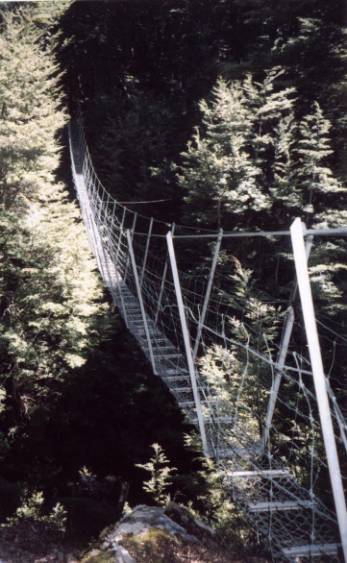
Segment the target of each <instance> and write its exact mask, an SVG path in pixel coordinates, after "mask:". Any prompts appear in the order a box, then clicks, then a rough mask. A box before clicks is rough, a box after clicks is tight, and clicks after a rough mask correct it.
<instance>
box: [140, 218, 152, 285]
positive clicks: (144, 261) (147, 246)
mask: <svg viewBox="0 0 347 563" xmlns="http://www.w3.org/2000/svg"><path fill="white" fill-rule="evenodd" d="M152 228H153V217H151V220H150V222H149V229H148V233H147V241H146V249H145V254H144V257H143V263H142V270H141V277H140V284H141V285H142V283H143V276H144V275H145V269H146V264H147V257H148V249H149V243H150V242H151V235H152Z"/></svg>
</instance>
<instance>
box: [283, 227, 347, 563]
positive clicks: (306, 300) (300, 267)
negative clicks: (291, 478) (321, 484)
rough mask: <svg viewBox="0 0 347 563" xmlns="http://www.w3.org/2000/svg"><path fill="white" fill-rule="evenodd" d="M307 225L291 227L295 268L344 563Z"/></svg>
mask: <svg viewBox="0 0 347 563" xmlns="http://www.w3.org/2000/svg"><path fill="white" fill-rule="evenodd" d="M305 232H306V226H305V224H304V223H302V221H301V219H300V218H297V219H295V221H294V222H293V223H292V225H291V227H290V234H291V239H292V246H293V253H294V261H295V269H296V275H297V280H298V287H299V294H300V300H301V307H302V313H303V317H304V324H305V331H306V338H307V343H308V348H309V354H310V360H311V366H312V372H313V381H314V386H315V391H316V397H317V403H318V411H319V417H320V422H321V427H322V434H323V440H324V446H325V451H326V456H327V461H328V468H329V474H330V481H331V487H332V492H333V497H334V502H335V508H336V516H337V521H338V525H339V530H340V536H341V543H342V549H343V553H344V558H345V562H346V563H347V508H346V499H345V493H344V490H343V483H342V477H341V468H340V462H339V458H338V453H337V447H336V441H335V435H334V427H333V422H332V417H331V411H330V403H329V398H328V393H327V384H326V380H325V374H324V368H323V361H322V354H321V349H320V344H319V338H318V330H317V322H316V317H315V313H314V305H313V298H312V289H311V283H310V277H309V273H308V264H307V256H306V252H305V241H304V235H305Z"/></svg>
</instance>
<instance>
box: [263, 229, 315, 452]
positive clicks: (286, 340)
mask: <svg viewBox="0 0 347 563" xmlns="http://www.w3.org/2000/svg"><path fill="white" fill-rule="evenodd" d="M312 244H313V238H312V237H311V236H310V237H308V238H307V240H306V242H305V253H306V258H307V259H308V258H309V256H310V252H311V248H312ZM297 291H298V284H297V282H295V286H294V288H293V291H292V294H291V297H290V303H293V302H294V299H295V297H296V295H297ZM294 321H295V314H294V309H293V306H292V305H290V307H289V309H288V313H287V315H286V318H285V322H284V327H283V332H282V338H281V343H280V349H279V354H278V357H277V362H276V369H275V375H274V379H273V383H272V386H271V392H270V400H269V403H268V407H267V413H266V419H265V425H264V431H263V437H262V447H263V450H265V448H266V444H267V443H268V440H269V436H270V430H271V424H272V418H273V414H274V410H275V406H276V401H277V397H278V393H279V390H280V386H281V381H282V377H283V368H284V366H285V363H286V359H287V355H288V349H289V344H290V339H291V337H292V332H293V327H294Z"/></svg>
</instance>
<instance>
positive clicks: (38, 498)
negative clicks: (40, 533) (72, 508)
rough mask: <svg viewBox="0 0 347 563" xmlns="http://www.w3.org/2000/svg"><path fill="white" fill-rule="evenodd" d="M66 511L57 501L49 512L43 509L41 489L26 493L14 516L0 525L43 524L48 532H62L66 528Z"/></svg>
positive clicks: (10, 526) (9, 526) (6, 526)
mask: <svg viewBox="0 0 347 563" xmlns="http://www.w3.org/2000/svg"><path fill="white" fill-rule="evenodd" d="M66 519H67V512H66V510H65V508H64V507H63V505H62V504H61V503H59V502H57V503H56V504H55V505H54V506H53V508H52V509H51V511H50V512H46V511H45V510H44V496H43V493H42V491H35V492H33V493H31V494H28V493H27V494H26V496H25V498H24V499H23V501H22V504H21V506H20V507H19V508H17V510H16V513H15V515H14V516H12V517H10V518H8V519H7V520H6V523H5V524H2V527H5V528H13V527H15V526H17V525H21V524H22V523H26V522H27V523H32V524H33V525H35V524H39V525H43V527H44V529H45V530H46V531H47V532H49V533H58V534H64V533H65V529H66Z"/></svg>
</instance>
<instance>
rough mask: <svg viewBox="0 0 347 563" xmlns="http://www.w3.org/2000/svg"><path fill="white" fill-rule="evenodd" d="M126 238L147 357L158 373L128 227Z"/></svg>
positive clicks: (156, 373)
mask: <svg viewBox="0 0 347 563" xmlns="http://www.w3.org/2000/svg"><path fill="white" fill-rule="evenodd" d="M127 240H128V248H129V254H130V260H131V265H132V270H133V274H134V279H135V286H136V293H137V298H138V300H139V303H140V309H141V315H142V320H143V325H144V328H145V334H146V338H147V344H148V351H149V357H150V359H151V364H152V369H153V371H154V373H155V375H158V372H157V370H156V365H155V361H154V354H153V347H152V341H151V335H150V332H149V328H148V322H147V315H146V310H145V306H144V303H143V297H142V290H141V284H140V280H139V274H138V271H137V264H136V258H135V253H134V247H133V240H132V234H131V232H130V230H129V229H128V230H127Z"/></svg>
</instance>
